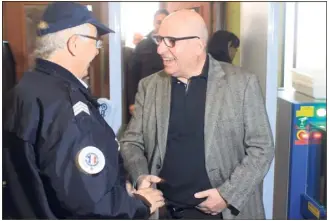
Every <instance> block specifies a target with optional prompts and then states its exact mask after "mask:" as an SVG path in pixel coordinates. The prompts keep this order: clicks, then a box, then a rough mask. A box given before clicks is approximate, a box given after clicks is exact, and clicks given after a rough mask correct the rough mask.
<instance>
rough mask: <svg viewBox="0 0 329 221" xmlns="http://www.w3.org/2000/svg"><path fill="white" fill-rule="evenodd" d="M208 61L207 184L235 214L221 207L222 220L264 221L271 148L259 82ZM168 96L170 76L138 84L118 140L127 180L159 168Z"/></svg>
mask: <svg viewBox="0 0 329 221" xmlns="http://www.w3.org/2000/svg"><path fill="white" fill-rule="evenodd" d="M209 57H210V61H209V73H208V85H207V95H206V111H205V127H204V136H205V156H206V165H205V166H206V170H207V173H208V176H209V179H210V182H211V184H212V186H213V187H214V188H217V189H218V191H219V192H220V194H221V195H222V196H223V197H224V199H226V201H227V202H228V203H229V204H230V205H232V206H233V207H234V208H236V209H237V210H238V211H239V214H238V215H236V214H234V213H233V212H232V211H233V210H231V209H225V210H224V211H223V217H224V219H264V218H265V215H264V208H263V199H262V192H263V189H262V183H263V182H262V181H263V179H264V176H265V175H266V173H267V171H268V169H269V167H270V164H271V161H272V159H273V156H274V144H273V138H272V133H271V129H270V125H269V121H268V117H267V114H266V110H265V105H264V99H263V96H262V93H261V89H260V86H259V82H258V80H257V78H256V76H255V75H253V74H249V73H246V72H245V71H243V70H242V69H241V68H240V67H235V66H233V65H231V64H228V63H223V62H218V61H216V60H215V59H213V58H212V57H211V56H210V55H209ZM170 94H171V78H170V76H168V75H167V74H166V73H165V72H163V71H160V72H158V73H155V74H153V75H151V76H149V77H147V78H144V79H143V80H142V81H141V82H140V84H139V88H138V93H137V95H136V102H135V106H136V110H135V114H134V116H133V117H132V119H131V121H130V123H129V125H128V127H127V130H126V132H125V134H124V136H123V138H122V139H121V153H122V156H123V159H124V164H125V168H126V169H127V171H128V172H129V174H130V175H131V176H132V179H133V180H136V179H137V177H138V176H139V175H141V174H154V175H158V174H159V172H160V170H161V167H162V163H163V160H164V156H165V152H166V143H167V133H168V122H169V114H170ZM186 154H188V153H186ZM182 160H184V156H182ZM186 173H189V171H186ZM196 180H197V177H196Z"/></svg>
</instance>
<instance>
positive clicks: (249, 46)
mask: <svg viewBox="0 0 329 221" xmlns="http://www.w3.org/2000/svg"><path fill="white" fill-rule="evenodd" d="M278 4H279V3H276V2H272V3H269V2H241V6H240V10H241V15H240V16H241V17H240V27H241V47H240V48H241V66H242V68H244V69H246V70H247V71H249V72H251V73H254V74H256V75H257V76H258V78H259V81H260V84H261V87H262V92H263V94H264V96H265V100H266V109H267V113H268V116H269V121H270V125H271V129H272V133H273V136H274V140H275V130H276V109H277V107H276V102H277V73H278V70H277V67H278V21H279V19H278V16H279V5H278ZM263 188H264V190H263V191H264V192H263V201H264V207H265V213H266V218H267V219H272V209H273V188H274V161H273V163H272V165H271V168H270V170H269V172H268V174H267V175H266V177H265V180H264V185H263Z"/></svg>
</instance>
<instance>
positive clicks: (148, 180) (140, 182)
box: [136, 175, 163, 189]
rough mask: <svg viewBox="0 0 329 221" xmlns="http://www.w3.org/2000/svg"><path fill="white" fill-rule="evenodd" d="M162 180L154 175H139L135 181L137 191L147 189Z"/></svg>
mask: <svg viewBox="0 0 329 221" xmlns="http://www.w3.org/2000/svg"><path fill="white" fill-rule="evenodd" d="M162 181H163V180H162V179H161V178H160V177H158V176H154V175H141V176H139V177H138V179H137V183H136V184H137V185H136V186H137V189H144V188H149V187H151V186H152V184H155V183H160V182H162Z"/></svg>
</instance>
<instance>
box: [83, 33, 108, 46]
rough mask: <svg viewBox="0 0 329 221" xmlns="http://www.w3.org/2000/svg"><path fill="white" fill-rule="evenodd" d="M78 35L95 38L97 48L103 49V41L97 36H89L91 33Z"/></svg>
mask: <svg viewBox="0 0 329 221" xmlns="http://www.w3.org/2000/svg"><path fill="white" fill-rule="evenodd" d="M78 36H81V37H85V38H90V39H93V40H95V41H96V48H97V49H101V48H102V47H103V41H102V40H101V39H99V38H96V37H93V36H89V35H80V34H78Z"/></svg>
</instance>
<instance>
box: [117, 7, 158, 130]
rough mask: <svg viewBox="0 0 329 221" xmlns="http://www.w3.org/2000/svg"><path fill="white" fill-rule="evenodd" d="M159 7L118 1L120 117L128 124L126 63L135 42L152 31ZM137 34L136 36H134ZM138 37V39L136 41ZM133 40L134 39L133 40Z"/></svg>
mask: <svg viewBox="0 0 329 221" xmlns="http://www.w3.org/2000/svg"><path fill="white" fill-rule="evenodd" d="M159 8H160V3H159V2H120V14H121V16H120V17H121V22H120V26H121V39H122V42H121V43H122V63H123V64H122V65H123V66H122V67H123V68H122V86H123V90H122V96H123V99H122V102H123V103H122V119H123V126H125V124H128V120H129V113H128V105H127V99H128V98H127V88H128V85H127V82H128V78H129V76H128V64H129V60H130V58H131V55H132V53H133V50H134V48H135V47H136V44H137V42H139V41H140V40H142V39H143V38H146V36H147V35H148V34H149V33H150V32H151V31H153V19H154V14H155V13H156V11H157V10H159ZM136 36H137V37H136ZM136 38H138V41H136ZM134 40H135V41H134Z"/></svg>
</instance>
